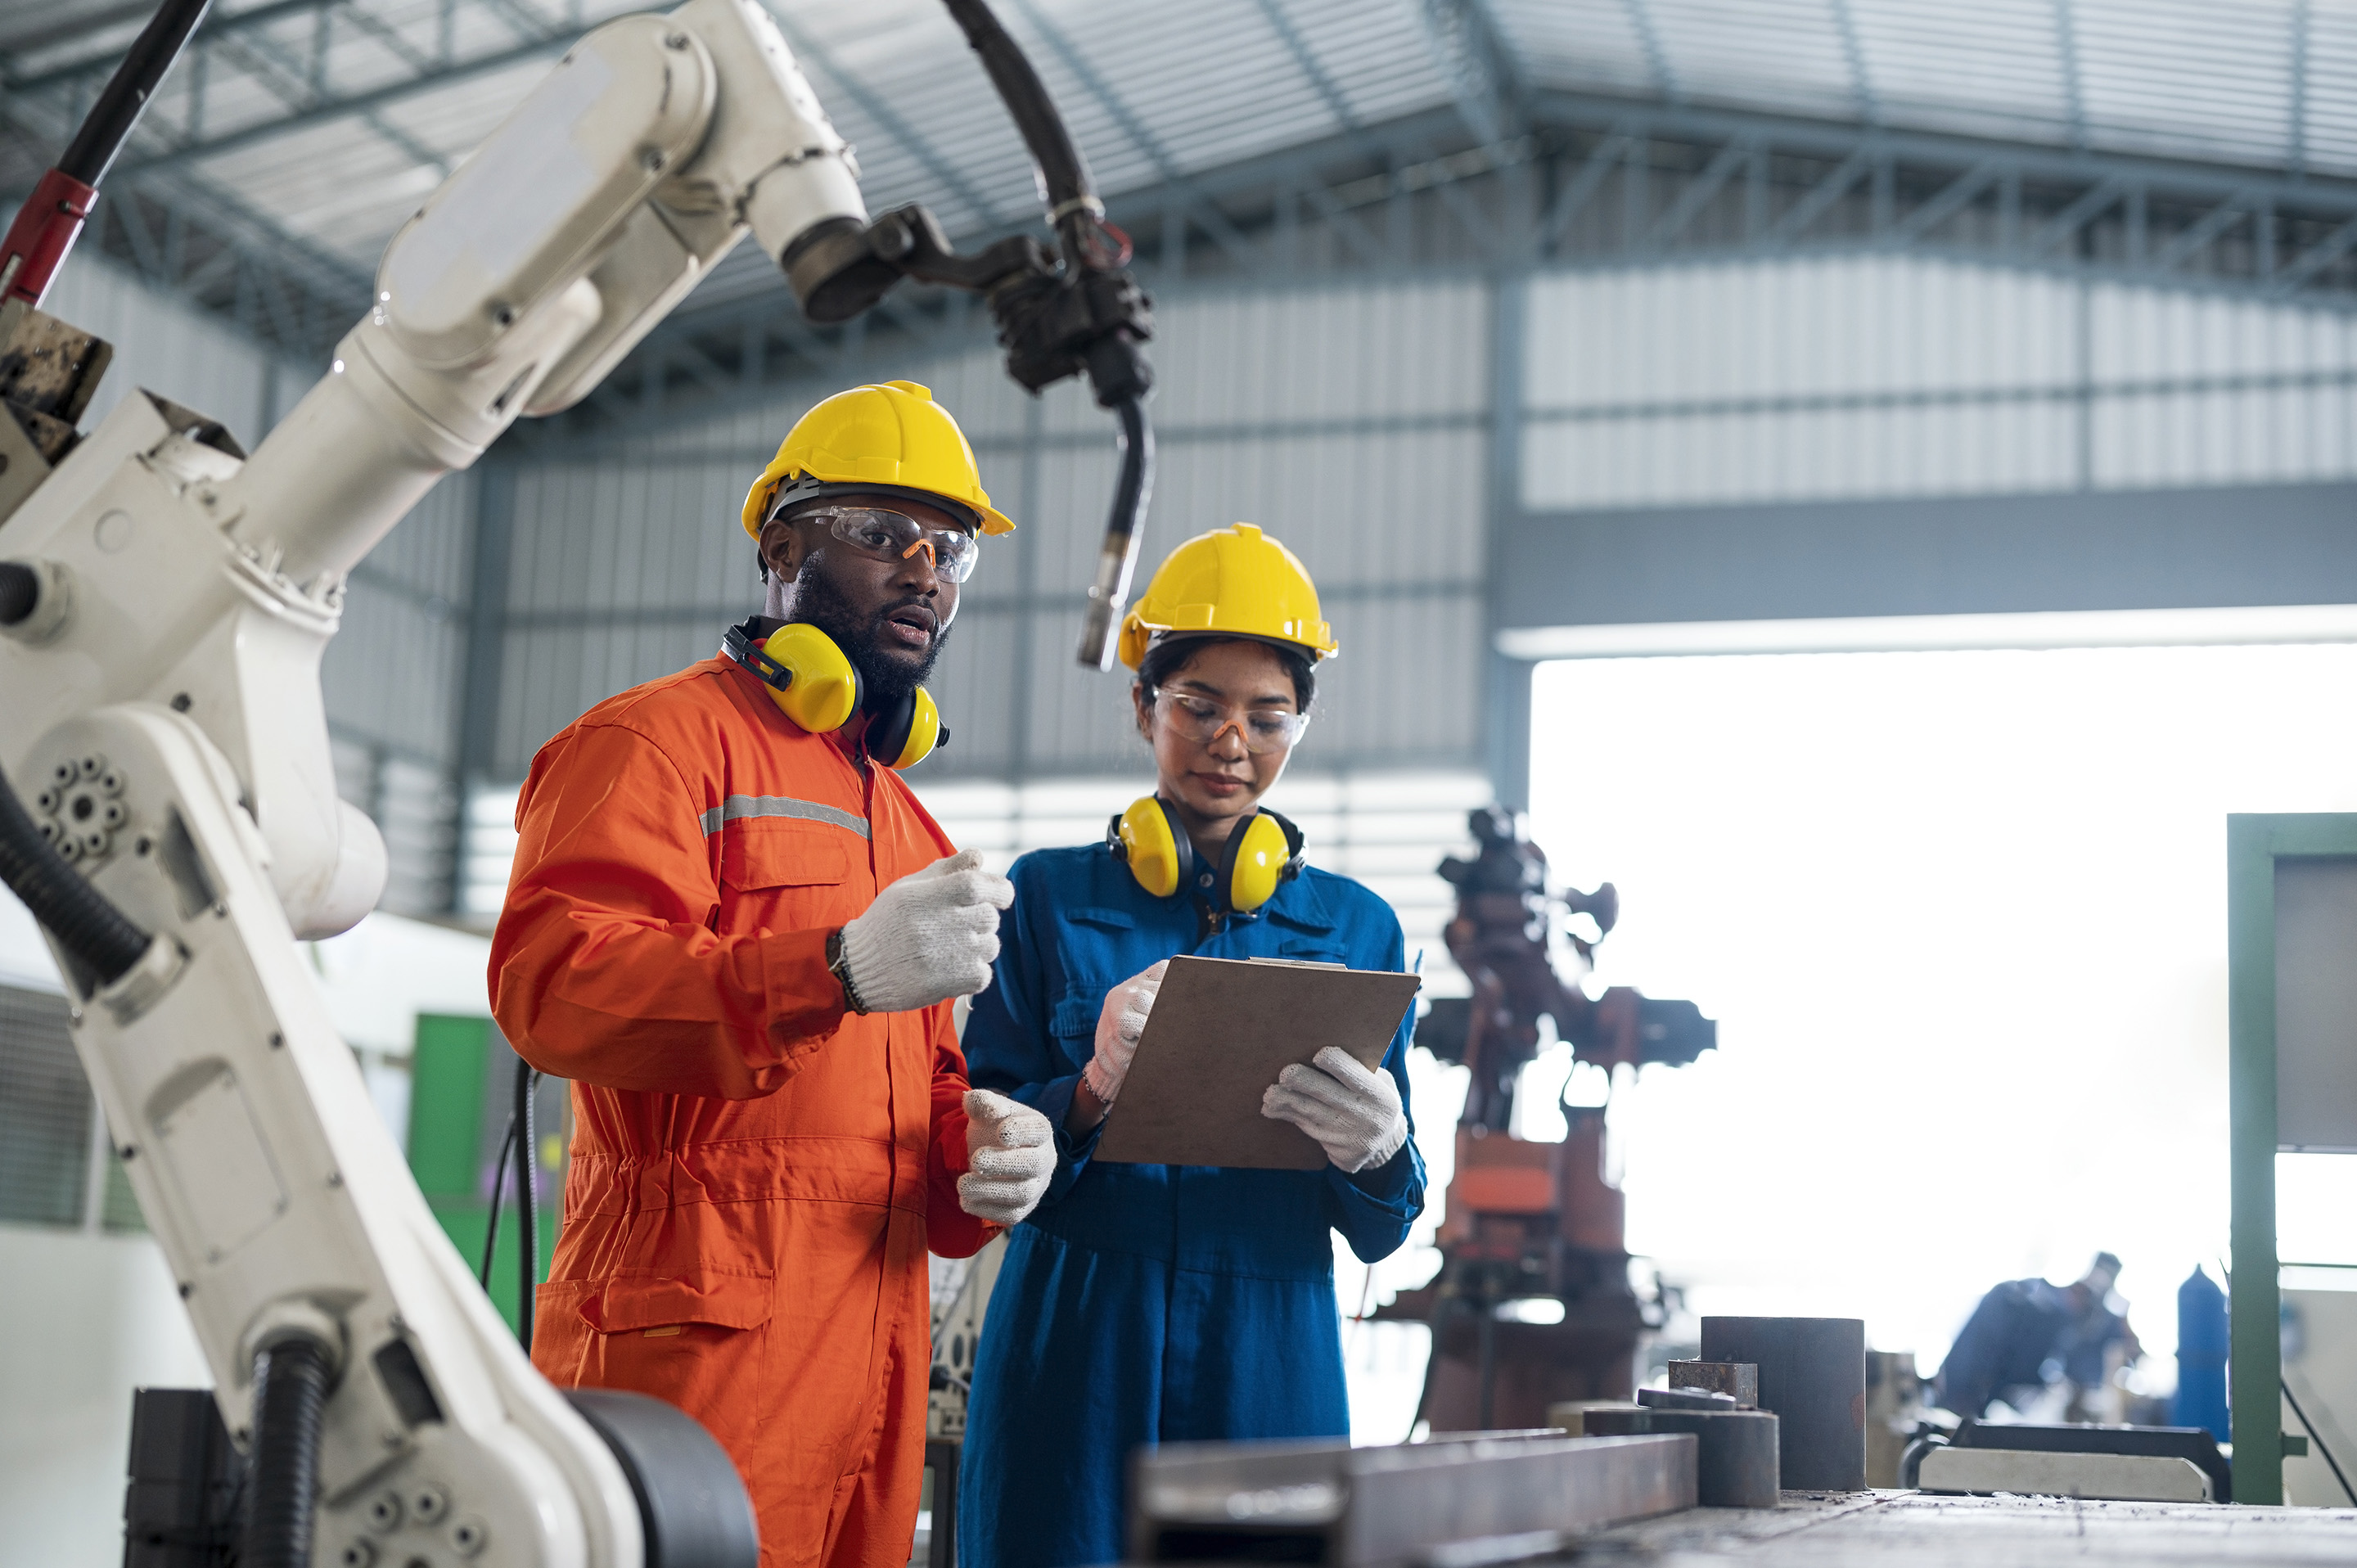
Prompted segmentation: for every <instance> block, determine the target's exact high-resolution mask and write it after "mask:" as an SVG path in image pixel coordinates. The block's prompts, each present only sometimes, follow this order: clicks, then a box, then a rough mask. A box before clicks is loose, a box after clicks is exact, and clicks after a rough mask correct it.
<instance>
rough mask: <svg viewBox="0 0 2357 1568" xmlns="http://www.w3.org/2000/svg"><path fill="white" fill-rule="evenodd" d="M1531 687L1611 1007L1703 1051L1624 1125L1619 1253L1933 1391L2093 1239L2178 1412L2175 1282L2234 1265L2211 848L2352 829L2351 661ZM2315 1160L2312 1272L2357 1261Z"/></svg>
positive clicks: (2058, 660) (1817, 668)
mask: <svg viewBox="0 0 2357 1568" xmlns="http://www.w3.org/2000/svg"><path fill="white" fill-rule="evenodd" d="M2352 693H2357V648H2352V647H2350V646H2346V645H2336V644H2319V645H2305V646H2276V647H2176V648H2114V649H2075V650H2046V651H2035V652H2032V651H1967V652H1927V653H1863V654H1861V653H1849V654H1823V655H1762V656H1735V657H1717V658H1665V659H1618V660H1614V659H1601V660H1566V661H1564V662H1559V663H1554V664H1549V665H1544V666H1542V667H1541V668H1540V669H1539V670H1538V671H1537V674H1536V680H1535V682H1534V721H1535V722H1534V725H1533V743H1532V753H1533V755H1532V778H1533V791H1532V792H1533V799H1534V836H1535V837H1536V838H1537V839H1538V841H1539V842H1540V843H1542V844H1544V846H1545V848H1546V850H1547V852H1548V854H1549V855H1550V856H1551V857H1552V860H1553V863H1554V865H1555V870H1556V872H1557V873H1558V875H1561V876H1562V877H1564V878H1565V879H1566V880H1568V881H1571V882H1574V883H1576V884H1577V885H1578V886H1582V887H1587V886H1593V885H1594V884H1595V883H1596V882H1597V881H1599V880H1605V879H1609V880H1611V881H1613V882H1615V883H1617V884H1618V885H1619V886H1620V895H1621V911H1622V912H1621V918H1620V929H1618V930H1616V931H1615V932H1613V934H1612V937H1611V940H1609V941H1608V942H1607V943H1606V944H1605V945H1604V947H1603V949H1602V950H1601V952H1600V953H1599V957H1600V959H1601V960H1602V967H1601V968H1600V970H1599V972H1598V974H1597V976H1596V978H1595V980H1594V982H1592V984H1594V985H1601V984H1609V983H1629V984H1636V985H1640V986H1642V987H1643V988H1644V989H1645V990H1646V991H1648V992H1650V993H1653V994H1656V995H1662V996H1684V997H1692V998H1693V999H1695V1001H1696V1002H1698V1003H1700V1004H1702V1006H1703V1009H1704V1010H1705V1011H1706V1013H1709V1014H1711V1015H1713V1016H1715V1017H1717V1019H1718V1020H1719V1025H1720V1033H1719V1040H1720V1048H1719V1050H1718V1051H1717V1053H1716V1054H1715V1055H1713V1056H1711V1057H1708V1058H1705V1059H1704V1060H1703V1061H1702V1062H1701V1063H1699V1064H1697V1065H1696V1066H1694V1067H1691V1068H1687V1069H1682V1070H1677V1071H1668V1070H1662V1069H1653V1070H1650V1071H1648V1072H1647V1073H1646V1075H1645V1076H1644V1078H1643V1079H1642V1080H1641V1081H1640V1082H1638V1083H1636V1084H1635V1085H1633V1086H1627V1085H1624V1086H1623V1088H1622V1090H1621V1092H1620V1095H1619V1097H1618V1098H1617V1100H1616V1101H1615V1104H1614V1109H1613V1113H1612V1114H1613V1124H1614V1131H1615V1136H1616V1138H1617V1139H1618V1144H1619V1150H1620V1158H1621V1161H1622V1163H1623V1165H1624V1181H1625V1186H1626V1187H1627V1191H1628V1214H1629V1244H1630V1246H1631V1250H1633V1251H1638V1252H1641V1253H1649V1254H1652V1256H1654V1257H1655V1258H1657V1259H1658V1260H1659V1261H1660V1262H1661V1265H1662V1267H1663V1271H1664V1273H1666V1274H1668V1275H1669V1276H1670V1277H1672V1278H1673V1279H1676V1280H1680V1281H1683V1282H1684V1283H1685V1284H1686V1285H1687V1287H1688V1291H1689V1295H1688V1299H1689V1302H1690V1304H1691V1305H1693V1307H1694V1308H1695V1310H1696V1311H1698V1312H1702V1313H1779V1314H1824V1315H1839V1316H1862V1317H1864V1318H1865V1319H1866V1320H1867V1332H1868V1334H1869V1336H1870V1337H1871V1339H1872V1341H1873V1343H1875V1344H1876V1345H1877V1346H1878V1347H1880V1348H1888V1349H1912V1350H1914V1351H1916V1352H1917V1354H1918V1357H1919V1363H1920V1365H1921V1367H1922V1369H1924V1370H1925V1371H1926V1372H1929V1371H1931V1370H1932V1369H1933V1368H1935V1367H1936V1366H1937V1365H1938V1364H1939V1360H1940V1358H1941V1356H1942V1355H1943V1353H1944V1352H1945V1350H1946V1348H1947V1345H1948V1342H1949V1340H1950V1338H1951V1337H1953V1334H1954V1332H1955V1330H1956V1329H1957V1327H1958V1326H1960V1325H1961V1324H1962V1322H1963V1320H1964V1316H1965V1315H1966V1314H1967V1313H1968V1312H1969V1311H1970V1310H1971V1308H1972V1305H1973V1304H1974V1302H1975V1299H1976V1298H1977V1296H1978V1295H1979V1294H1980V1293H1981V1292H1983V1291H1985V1290H1986V1289H1987V1288H1988V1287H1989V1286H1990V1285H1991V1284H1993V1283H1996V1282H1997V1281H1999V1280H2003V1279H2008V1278H2018V1277H2022V1276H2025V1275H2029V1274H2044V1275H2046V1276H2047V1277H2049V1278H2051V1279H2056V1280H2068V1279H2072V1278H2075V1277H2077V1275H2078V1273H2080V1272H2081V1271H2082V1270H2083V1268H2084V1267H2085V1266H2086V1264H2087V1262H2088V1260H2089V1258H2090V1257H2091V1256H2092V1255H2093V1253H2094V1252H2095V1251H2097V1250H2098V1249H2103V1248H2108V1249H2110V1250H2112V1251H2116V1252H2117V1253H2119V1254H2120V1256H2121V1257H2122V1259H2124V1260H2125V1262H2126V1270H2125V1272H2124V1273H2122V1275H2121V1278H2120V1283H2119V1289H2120V1291H2121V1293H2122V1294H2124V1295H2126V1297H2128V1298H2129V1300H2130V1302H2131V1304H2132V1307H2133V1316H2132V1321H2133V1323H2134V1325H2135V1326H2136V1330H2137V1332H2138V1333H2139V1334H2140V1335H2141V1336H2142V1337H2143V1338H2144V1341H2145V1344H2146V1345H2147V1348H2148V1349H2150V1350H2152V1351H2154V1352H2156V1353H2157V1355H2156V1364H2155V1365H2153V1367H2152V1371H2153V1372H2154V1373H2155V1374H2157V1377H2156V1381H2158V1382H2161V1383H2164V1384H2165V1383H2166V1382H2167V1381H2168V1380H2169V1374H2170V1371H2171V1366H2170V1363H2169V1360H2168V1359H2167V1357H2168V1354H2169V1351H2171V1350H2172V1349H2173V1348H2174V1345H2175V1342H2176V1321H2175V1292H2176V1288H2177V1286H2178V1284H2179V1282H2180V1281H2182V1280H2183V1279H2184V1278H2185V1276H2186V1275H2187V1274H2188V1273H2190V1271H2191V1270H2192V1268H2193V1267H2194V1265H2195V1264H2196V1263H2197V1262H2202V1263H2206V1264H2208V1265H2209V1268H2210V1271H2211V1274H2212V1278H2217V1277H2219V1276H2220V1273H2221V1267H2222V1258H2223V1256H2224V1254H2225V1251H2226V1230H2227V1178H2228V1173H2227V1103H2226V897H2225V878H2224V868H2225V844H2226V823H2225V818H2226V815H2227V813H2228V812H2230V811H2351V810H2357V725H2352V724H2351V723H2350V721H2349V714H2350V712H2351V695H2352ZM2323 1158H2325V1159H2326V1160H2327V1162H2328V1163H2329V1165H2330V1166H2331V1167H2332V1168H2331V1169H2330V1170H2328V1171H2322V1172H2319V1173H2315V1174H2311V1173H2308V1172H2306V1171H2305V1170H2303V1172H2302V1173H2301V1176H2300V1178H2299V1179H2300V1181H2301V1182H2302V1183H2303V1184H2304V1185H2302V1186H2301V1187H2300V1188H2299V1190H2298V1193H2297V1194H2294V1193H2292V1192H2289V1191H2287V1194H2286V1200H2287V1208H2286V1209H2285V1220H2286V1230H2287V1232H2297V1234H2298V1240H2297V1241H2295V1240H2294V1238H2293V1235H2291V1234H2287V1235H2286V1237H2285V1240H2286V1243H2287V1247H2289V1246H2294V1245H2296V1246H2298V1247H2299V1248H2301V1249H2302V1250H2303V1251H2315V1250H2318V1249H2323V1248H2329V1247H2334V1246H2335V1244H2336V1242H2337V1250H2336V1251H2334V1253H2333V1256H2332V1257H2331V1258H2320V1257H2319V1258H2303V1259H2302V1261H2312V1262H2327V1261H2339V1260H2340V1259H2341V1257H2344V1256H2352V1257H2357V1252H2352V1251H2351V1241H2350V1237H2349V1229H2350V1228H2349V1225H2348V1216H2349V1215H2350V1214H2352V1212H2357V1205H2352V1201H2351V1199H2352V1197H2357V1190H2352V1188H2357V1184H2352V1183H2351V1182H2350V1181H2349V1180H2348V1179H2347V1178H2346V1177H2345V1176H2341V1174H2340V1173H2341V1171H2345V1170H2347V1169H2348V1168H2349V1167H2350V1166H2351V1165H2357V1159H2352V1158H2351V1157H2349V1156H2325V1157H2323ZM2311 1163H2312V1162H2311ZM2318 1181H2322V1182H2324V1183H2325V1185H2326V1186H2327V1187H2332V1188H2334V1189H2336V1191H2337V1192H2338V1195H2339V1196H2338V1197H2337V1199H2335V1198H2332V1197H2326V1196H2325V1195H2323V1194H2322V1193H2320V1192H2318V1191H2314V1190H2311V1188H2312V1187H2313V1185H2314V1184H2315V1183H2316V1182H2318ZM2336 1209H2337V1212H2338V1215H2339V1217H2340V1220H2341V1224H2340V1226H2339V1227H2338V1230H2339V1232H2340V1234H2339V1235H2338V1236H2337V1237H2334V1236H2330V1235H2319V1234H2318V1231H2319V1224H2318V1220H2319V1217H2320V1216H2321V1215H2323V1214H2326V1213H2330V1212H2333V1211H2335V1210H2336ZM2325 1229H2331V1228H2330V1227H2326V1228H2325ZM2293 1255H2295V1254H2293V1253H2291V1252H2289V1251H2287V1256H2293Z"/></svg>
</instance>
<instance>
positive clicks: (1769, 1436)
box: [1587, 1389, 1779, 1509]
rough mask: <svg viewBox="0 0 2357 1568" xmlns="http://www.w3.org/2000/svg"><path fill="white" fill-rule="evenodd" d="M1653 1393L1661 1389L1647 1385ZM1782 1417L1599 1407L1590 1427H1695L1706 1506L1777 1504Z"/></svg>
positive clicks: (1611, 1431) (1637, 1430) (1698, 1480)
mask: <svg viewBox="0 0 2357 1568" xmlns="http://www.w3.org/2000/svg"><path fill="white" fill-rule="evenodd" d="M1642 1392H1647V1393H1652V1392H1656V1391H1655V1390H1650V1389H1648V1390H1643V1391H1642ZM1776 1427H1777V1422H1776V1418H1775V1416H1773V1415H1771V1414H1770V1413H1769V1412H1767V1411H1764V1410H1737V1409H1735V1408H1734V1407H1733V1406H1732V1405H1730V1406H1728V1407H1727V1408H1726V1409H1724V1410H1709V1411H1706V1410H1676V1409H1671V1408H1666V1407H1662V1406H1647V1407H1645V1408H1643V1409H1641V1410H1626V1411H1594V1412H1589V1414H1588V1417H1587V1430H1588V1431H1589V1432H1591V1433H1594V1434H1598V1435H1599V1436H1616V1435H1631V1436H1633V1435H1638V1434H1652V1433H1662V1432H1690V1433H1692V1434H1694V1435H1695V1438H1696V1439H1697V1440H1698V1441H1699V1442H1700V1444H1701V1447H1700V1449H1699V1450H1698V1451H1697V1453H1696V1455H1695V1496H1696V1497H1697V1498H1700V1499H1701V1503H1702V1506H1703V1507H1704V1508H1707V1509H1772V1508H1774V1507H1776V1506H1777V1503H1778V1501H1779V1492H1778V1487H1777V1469H1778V1466H1777V1443H1776Z"/></svg>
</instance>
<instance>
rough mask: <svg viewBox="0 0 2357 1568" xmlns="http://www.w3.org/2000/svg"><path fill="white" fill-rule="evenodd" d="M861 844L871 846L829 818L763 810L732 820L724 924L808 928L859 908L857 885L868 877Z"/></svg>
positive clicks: (723, 855)
mask: <svg viewBox="0 0 2357 1568" xmlns="http://www.w3.org/2000/svg"><path fill="white" fill-rule="evenodd" d="M855 846H856V847H857V848H859V849H861V850H865V849H866V841H865V840H863V839H861V838H859V837H858V836H857V835H856V834H855V833H853V832H850V831H849V830H847V829H845V828H839V827H836V826H834V825H833V824H832V823H828V822H797V821H795V820H793V819H792V818H756V819H752V820H749V821H739V822H729V823H727V824H726V826H724V827H723V828H722V829H721V840H720V886H721V901H720V929H722V930H723V931H730V932H733V931H744V930H753V929H767V930H772V931H780V930H800V929H806V928H808V927H811V926H817V925H824V924H828V923H830V922H831V921H834V920H839V919H847V918H850V917H851V916H853V915H856V914H857V913H858V910H857V909H856V908H850V907H849V906H850V905H851V904H852V902H853V899H852V897H851V895H852V894H854V893H855V892H856V889H855V888H854V887H852V886H850V885H851V883H852V882H853V881H854V880H855V879H856V880H857V881H859V882H861V883H863V884H864V883H865V881H866V878H865V877H864V876H856V874H855V867H854V865H853V862H852V858H851V856H852V851H853V849H854V847H855ZM865 858H866V857H865V856H864V855H863V856H862V861H863V863H864V861H865ZM856 869H857V871H859V872H864V871H865V870H866V866H865V865H864V864H862V865H859V866H858V867H857V868H856ZM860 901H861V902H865V900H864V899H863V900H860Z"/></svg>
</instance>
